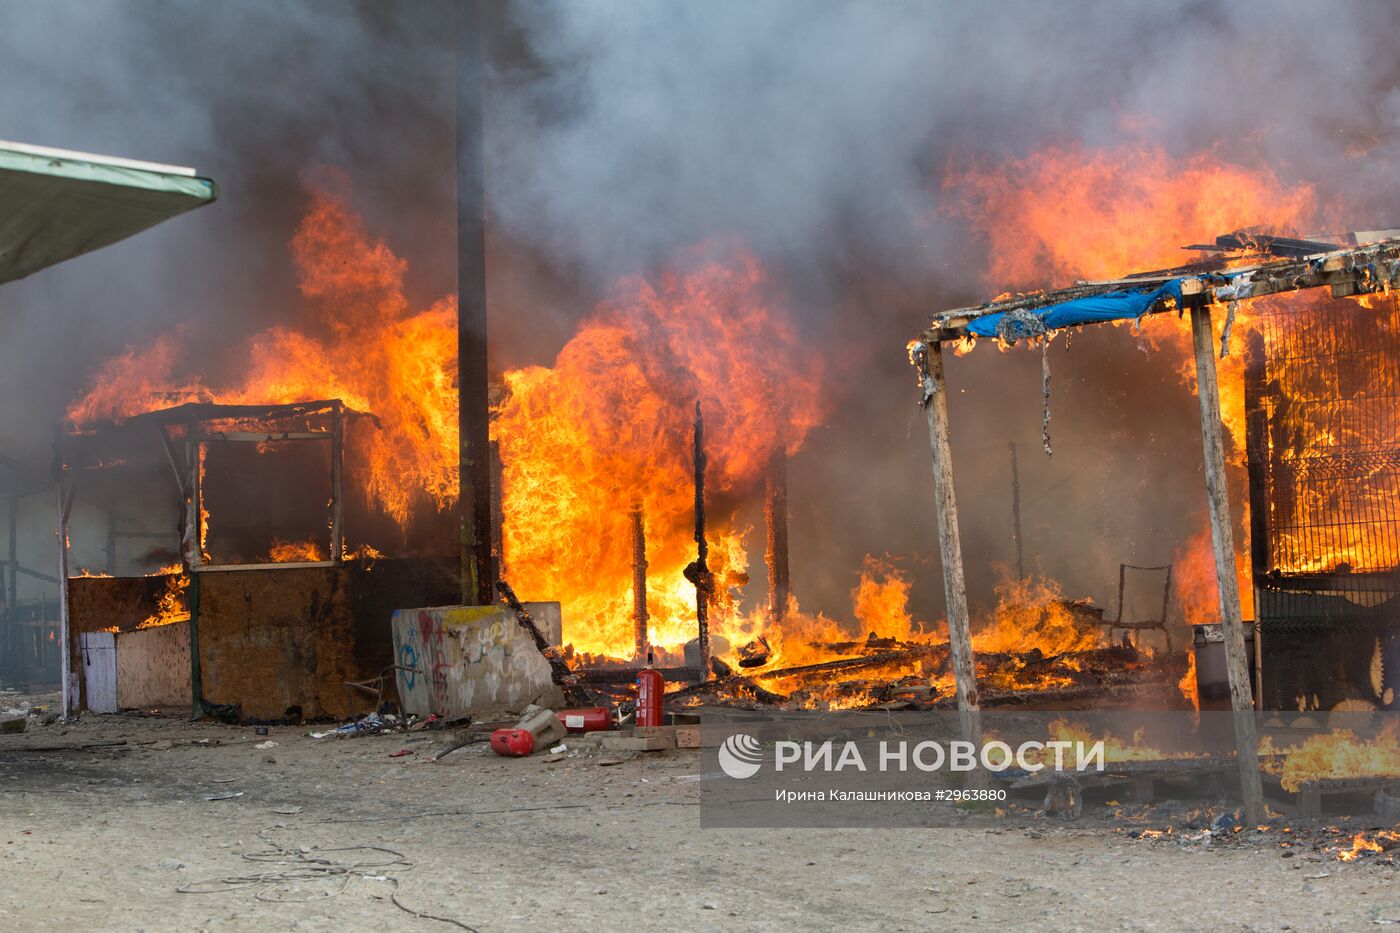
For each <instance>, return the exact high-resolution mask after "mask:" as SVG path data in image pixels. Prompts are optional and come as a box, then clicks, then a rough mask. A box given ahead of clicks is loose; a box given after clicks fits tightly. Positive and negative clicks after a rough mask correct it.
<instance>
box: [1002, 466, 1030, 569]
mask: <svg viewBox="0 0 1400 933" xmlns="http://www.w3.org/2000/svg"><path fill="white" fill-rule="evenodd" d="M1006 446H1007V448H1008V449H1010V451H1011V540H1012V541H1013V542H1015V544H1016V579H1017V580H1024V579H1026V556H1025V549H1024V546H1023V545H1022V544H1021V471H1020V469H1018V467H1017V465H1016V443H1015V442H1014V441H1013V442H1011V443H1009V444H1007V445H1006Z"/></svg>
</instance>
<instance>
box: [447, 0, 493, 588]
mask: <svg viewBox="0 0 1400 933" xmlns="http://www.w3.org/2000/svg"><path fill="white" fill-rule="evenodd" d="M482 5H483V4H482V3H481V2H480V0H465V2H463V3H459V4H457V16H458V21H457V29H458V32H457V386H458V393H457V399H458V410H457V416H458V429H459V439H460V445H459V458H458V477H459V484H460V487H461V492H460V495H459V496H458V509H459V511H460V516H461V552H462V602H463V603H466V604H469V605H478V606H489V605H492V604H493V603H494V602H495V595H494V584H495V581H496V577H497V573H496V569H495V566H494V564H495V562H494V561H493V560H492V555H491V465H490V456H489V450H490V444H491V437H490V434H491V430H490V398H489V392H490V389H489V386H488V384H487V368H486V194H485V187H486V180H485V158H484V154H483V153H484V148H485V147H484V143H483V137H484V134H483V125H482V121H483V107H482V85H483V77H484V68H483V58H484V56H485V42H484V39H483V32H482V27H483V16H482V12H483V11H482Z"/></svg>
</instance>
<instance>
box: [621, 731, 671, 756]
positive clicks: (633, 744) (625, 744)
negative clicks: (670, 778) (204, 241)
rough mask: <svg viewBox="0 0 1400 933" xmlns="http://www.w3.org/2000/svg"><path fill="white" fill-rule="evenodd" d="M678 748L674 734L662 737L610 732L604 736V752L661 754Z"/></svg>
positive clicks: (661, 735) (663, 734)
mask: <svg viewBox="0 0 1400 933" xmlns="http://www.w3.org/2000/svg"><path fill="white" fill-rule="evenodd" d="M675 747H676V734H675V733H674V732H670V733H662V734H660V735H624V734H623V733H620V732H610V733H608V734H606V735H604V736H603V750H604V751H609V752H659V751H665V750H666V749H668V748H675Z"/></svg>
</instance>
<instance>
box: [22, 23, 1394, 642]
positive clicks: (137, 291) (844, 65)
mask: <svg viewBox="0 0 1400 933" xmlns="http://www.w3.org/2000/svg"><path fill="white" fill-rule="evenodd" d="M1397 19H1400V10H1397V9H1396V8H1395V6H1394V5H1393V4H1389V3H1384V2H1375V3H1369V4H1368V3H1353V4H1347V5H1345V6H1336V5H1329V6H1326V7H1323V6H1320V5H1318V4H1316V3H1302V2H1298V3H1272V4H1268V5H1267V7H1262V6H1261V5H1259V4H1252V3H1245V2H1235V3H1223V2H1220V3H1209V2H1176V3H1172V2H1153V3H1146V2H1143V3H1133V4H1111V5H1110V4H1102V3H1071V2H1058V3H997V4H964V3H953V2H947V3H929V2H915V3H894V2H873V0H872V2H853V3H836V2H823V3H815V2H809V0H765V2H759V3H754V2H737V0H734V2H731V0H706V2H679V0H677V2H661V0H656V2H649V3H637V2H621V0H619V2H605V0H592V2H580V3H557V2H550V3H544V2H540V3H516V4H512V5H510V6H509V7H508V8H505V9H503V10H498V11H497V12H496V13H495V14H494V15H493V16H492V33H493V35H492V38H491V42H490V45H491V54H492V57H493V60H494V72H493V78H492V84H491V88H490V92H489V95H488V104H487V114H488V120H489V125H488V134H489V154H488V160H489V161H488V189H489V193H488V199H489V209H490V217H491V230H492V233H491V237H492V245H491V250H492V264H491V270H492V271H491V302H492V311H493V321H492V326H493V337H494V341H495V342H494V346H493V350H492V353H493V364H494V365H495V366H497V367H504V366H507V365H519V364H521V363H525V362H542V363H548V362H549V361H550V360H551V359H552V358H553V354H554V352H555V351H556V350H557V349H558V347H559V345H560V344H561V343H562V342H563V341H564V340H565V339H567V336H568V334H569V333H570V331H571V329H572V326H573V324H574V322H576V321H577V320H578V319H579V318H581V317H582V316H583V315H585V314H586V313H587V311H588V309H589V308H591V307H592V306H593V304H594V303H595V302H596V301H597V300H598V298H599V297H601V296H602V295H603V294H604V293H605V292H606V290H607V288H608V287H609V286H610V284H611V283H612V282H613V281H614V279H615V278H616V277H617V276H618V275H622V274H630V273H636V272H647V271H649V270H653V269H655V268H656V267H657V266H660V265H664V264H665V263H666V262H667V261H668V260H669V259H671V258H672V257H673V256H674V255H675V253H676V251H677V250H679V249H682V248H684V247H687V246H690V245H692V244H694V243H696V242H697V241H700V240H704V239H706V238H711V237H726V238H730V237H737V238H739V239H741V240H742V241H743V242H744V243H745V244H747V246H748V247H749V248H750V249H751V250H753V251H754V252H756V253H757V254H758V255H759V257H760V259H761V260H762V261H763V262H764V264H765V265H766V266H767V267H768V268H769V269H770V270H771V271H772V274H773V277H774V279H775V281H777V282H778V283H779V284H780V286H781V287H782V288H783V290H784V291H785V292H786V293H787V295H788V298H789V302H790V304H791V305H792V307H793V308H794V309H795V311H796V312H797V314H798V315H799V317H800V320H801V321H802V326H803V328H804V329H805V330H806V331H807V333H808V334H809V335H810V336H811V339H812V342H813V346H814V348H815V351H814V352H819V353H822V354H824V355H826V356H827V357H828V359H829V365H830V367H832V368H834V369H835V371H836V372H837V373H838V374H839V377H838V378H836V379H834V380H833V396H832V399H831V402H832V406H833V414H832V418H831V422H830V424H829V425H828V426H827V427H826V428H824V429H822V430H821V431H819V432H817V434H816V435H815V436H814V437H813V438H811V440H810V442H809V445H808V447H807V449H806V450H805V451H804V452H803V453H802V454H800V455H799V457H798V458H797V460H796V461H795V462H794V463H793V465H792V469H791V486H792V489H791V503H792V509H793V513H794V514H793V520H792V524H793V542H794V551H795V553H794V564H795V566H794V585H795V588H796V592H797V593H798V595H799V597H801V598H802V599H803V601H804V604H805V605H809V606H814V607H817V608H824V609H827V610H828V611H831V612H834V613H840V614H842V615H844V614H846V613H847V607H848V602H847V599H846V593H847V591H848V590H849V589H850V587H851V586H852V585H853V584H854V582H855V570H856V568H858V566H859V564H860V558H861V556H862V555H863V554H864V553H867V552H872V553H877V554H878V553H884V552H886V551H888V552H890V553H893V554H898V555H903V556H905V557H906V558H907V559H908V560H909V562H910V566H911V567H912V568H913V569H914V570H915V571H916V587H915V599H916V608H917V609H918V612H919V615H921V616H922V617H924V618H935V617H937V616H938V615H939V614H941V583H940V582H939V574H938V569H937V567H938V565H937V560H936V557H935V556H934V536H933V517H932V503H931V498H930V496H929V485H930V483H929V479H928V451H927V447H926V441H925V434H924V432H923V427H922V423H921V420H920V418H919V415H918V412H917V411H916V409H915V408H914V392H913V389H912V378H911V375H910V373H909V371H908V368H907V366H906V365H905V363H904V362H903V357H902V346H903V343H904V341H905V340H906V339H907V338H908V337H909V336H911V335H912V334H913V333H914V332H915V331H917V330H918V329H919V328H920V326H921V325H922V322H923V320H924V318H925V316H926V314H927V313H928V312H929V311H931V310H936V309H938V308H940V307H945V306H950V305H956V304H961V303H966V302H969V301H973V300H977V299H979V298H982V297H985V296H986V292H987V284H986V283H984V282H983V280H982V275H981V272H982V269H983V268H984V267H985V247H984V245H983V244H982V243H981V242H980V240H979V239H978V238H977V237H976V236H975V235H974V233H973V231H971V230H970V229H969V228H968V226H967V225H966V224H965V223H964V222H962V221H961V220H959V219H958V218H956V217H955V216H952V215H950V214H948V213H947V212H945V211H944V210H943V208H945V207H946V206H947V195H946V194H945V193H944V192H943V191H942V189H941V185H940V181H941V177H942V175H943V172H944V170H945V169H946V167H947V166H948V165H949V164H950V163H953V162H958V163H962V162H966V161H967V160H973V159H980V160H984V161H995V160H998V159H1000V158H1003V157H1006V156H1019V155H1023V154H1025V153H1027V152H1029V151H1032V150H1034V149H1036V148H1038V147H1041V146H1043V145H1046V144H1047V143H1051V142H1054V143H1068V142H1081V143H1084V144H1086V145H1090V146H1098V145H1110V144H1114V143H1116V142H1119V141H1121V140H1122V139H1124V138H1125V134H1126V133H1127V132H1129V131H1128V130H1126V129H1125V127H1128V126H1131V127H1132V128H1133V129H1132V130H1131V133H1132V139H1134V140H1136V141H1142V140H1150V141H1152V142H1154V143H1157V144H1160V145H1161V146H1163V147H1164V148H1166V149H1167V150H1168V151H1169V152H1172V153H1174V154H1178V155H1191V154H1195V153H1198V152H1201V151H1203V150H1205V149H1207V148H1209V147H1212V146H1215V147H1218V149H1217V151H1219V152H1221V153H1222V154H1223V155H1227V156H1230V157H1233V158H1238V159H1239V160H1240V161H1242V162H1244V163H1245V164H1250V165H1267V166H1269V167H1271V168H1272V169H1273V170H1274V171H1275V172H1276V173H1277V174H1278V176H1279V177H1280V178H1281V179H1283V180H1284V181H1285V182H1287V183H1293V182H1300V183H1311V184H1314V185H1316V186H1317V189H1318V192H1319V195H1320V198H1321V199H1322V200H1323V201H1324V203H1328V204H1339V205H1346V206H1347V207H1348V209H1349V210H1350V211H1351V216H1352V217H1353V218H1354V223H1353V224H1352V225H1353V226H1369V225H1374V224H1384V223H1388V222H1391V221H1394V220H1396V218H1398V217H1400V204H1397V197H1400V195H1397V191H1400V189H1398V188H1397V186H1396V185H1395V183H1394V182H1395V181H1396V168H1395V167H1396V165H1397V161H1396V154H1397V144H1398V143H1400V137H1397V126H1398V125H1400V93H1398V92H1397V78H1398V77H1400V61H1398V60H1397V59H1396V57H1395V56H1394V54H1393V50H1392V49H1391V45H1392V44H1393V36H1394V34H1395V27H1396V25H1397ZM451 35H452V29H451V4H450V3H448V2H445V0H444V2H421V0H416V2H402V3H304V4H294V3H287V2H256V0H244V2H240V3H236V4H233V3H224V4H211V3H201V2H194V0H190V2H183V3H154V2H143V0H108V2H93V0H50V2H46V3H42V4H39V3H29V4H19V3H10V4H5V5H3V6H0V76H3V77H4V86H5V88H6V91H5V93H4V94H3V95H0V138H12V139H18V140H21V141H25V142H32V143H39V144H47V145H55V146H63V147H68V148H76V149H88V150H93V151H99V152H108V153H112V154H117V155H127V156H131V157H136V158H146V159H153V160H157V161H170V162H175V163H183V164H190V165H195V166H197V167H198V168H199V169H200V170H201V171H202V172H204V173H207V174H210V175H212V176H213V177H215V178H216V179H217V180H218V181H219V183H220V185H221V188H222V193H223V197H222V200H221V201H220V202H219V203H218V204H217V205H215V206H213V207H210V208H207V209H205V210H203V211H200V212H197V213H195V214H193V215H190V216H188V217H184V218H181V219H179V220H177V221H174V222H172V223H170V224H168V225H166V226H164V227H162V228H158V229H156V230H154V231H151V232H149V233H147V234H145V235H143V236H140V237H137V238H135V239H134V240H132V241H130V242H128V243H125V244H122V245H119V246H117V247H114V248H111V249H108V250H105V251H102V252H100V253H97V254H94V255H93V256H89V257H85V258H82V259H80V260H77V261H75V262H73V263H71V264H69V265H65V266H62V267H59V268H57V269H53V270H49V271H47V272H44V273H41V274H40V275H37V276H35V277H34V278H33V279H31V280H29V281H26V282H22V283H18V284H14V285H9V286H6V287H5V288H4V289H3V290H0V397H3V398H5V399H6V404H5V405H4V406H3V407H0V449H6V450H10V451H13V452H18V453H19V454H20V455H22V456H26V457H28V458H30V459H31V460H32V461H33V462H35V463H36V464H37V463H41V462H42V459H43V456H44V448H45V445H46V443H47V439H48V438H49V436H50V425H51V424H52V423H53V421H54V420H56V419H57V418H58V417H59V416H60V415H61V413H62V411H63V408H64V406H65V405H66V404H67V402H68V401H69V400H70V399H71V398H72V397H73V396H74V395H75V394H76V393H77V392H78V391H79V390H80V389H81V387H82V383H83V382H84V380H85V379H86V378H87V376H88V374H89V373H90V372H91V370H92V368H93V367H94V366H95V365H96V364H97V363H98V362H99V361H100V360H101V359H103V358H105V357H106V356H107V355H109V354H110V353H112V352H113V351H115V350H117V349H119V348H120V347H122V346H123V345H125V344H128V343H141V342H145V341H146V340H148V339H149V338H150V337H151V336H152V335H153V334H154V333H155V332H157V331H159V330H164V329H167V328H170V327H173V326H176V325H181V324H183V325H184V326H185V327H186V328H187V329H188V330H189V332H190V334H191V335H192V336H193V337H198V338H202V339H206V340H209V341H211V343H210V346H211V347H213V348H215V349H216V350H222V348H223V347H224V346H225V345H226V344H227V343H229V342H234V341H236V340H237V339H238V338H239V337H240V336H242V335H245V334H247V333H250V332H252V331H255V330H257V329H260V328H261V327H264V326H266V325H267V324H269V323H271V322H274V321H287V320H293V321H294V320H295V317H296V315H297V313H298V312H297V308H298V307H299V302H297V300H296V295H295V281H294V274H293V270H292V267H291V261H290V258H289V255H288V252H287V249H286V243H287V240H288V239H289V238H290V236H291V233H292V231H293V229H294V227H295V223H296V221H297V218H298V216H299V212H300V209H301V207H302V199H301V194H300V192H301V190H302V184H303V179H304V178H305V177H306V176H307V174H308V173H312V174H315V173H318V172H321V171H323V170H324V167H326V166H336V167H339V168H342V169H344V171H345V172H346V174H347V175H348V177H349V181H350V184H351V185H352V187H353V190H354V203H355V205H356V206H357V207H358V208H359V209H361V210H362V211H363V212H364V213H365V214H366V217H367V221H368V223H369V226H370V227H371V229H373V230H375V231H376V232H378V233H380V234H382V235H383V236H385V237H386V239H388V240H389V242H390V243H391V244H392V245H393V246H394V248H395V249H396V250H397V251H398V252H399V253H400V254H401V255H403V256H404V257H405V258H407V259H408V260H409V262H410V268H411V277H410V287H411V289H412V290H413V292H414V297H415V300H418V299H421V300H423V301H425V302H426V301H428V300H431V299H432V298H434V297H436V296H438V295H441V294H443V293H446V292H448V291H450V290H451V289H452V287H453V257H452V248H451V244H452V236H453V229H454V226H453V216H452V191H453V178H452V149H451V145H452V51H451V48H450V45H449V43H450V40H451ZM1222 232H1223V231H1222ZM1164 235H1167V236H1171V235H1172V233H1171V231H1164ZM192 345H193V346H195V347H198V345H199V344H198V342H197V341H195V342H194V343H193V344H192ZM213 355H216V356H224V358H227V356H226V355H223V354H220V353H215V354H213ZM234 359H235V361H236V355H235V356H234ZM1052 365H1053V373H1054V377H1055V382H1054V391H1055V395H1054V399H1053V405H1054V413H1055V421H1054V431H1055V440H1056V451H1057V453H1056V456H1055V458H1054V460H1053V461H1052V462H1049V463H1047V462H1046V461H1044V459H1043V457H1040V455H1038V454H1036V453H1035V451H1036V449H1037V448H1038V434H1039V431H1038V428H1039V418H1040V411H1039V387H1038V379H1039V375H1038V362H1037V360H1036V359H1035V358H1034V357H1033V356H1031V355H1030V354H1027V353H1016V354H1011V355H1002V354H998V353H996V352H995V351H994V350H991V349H990V348H983V349H981V350H979V352H977V353H975V354H973V355H972V356H971V357H968V358H965V359H959V360H956V361H954V362H953V363H952V364H951V366H950V378H951V380H952V382H953V387H954V391H955V395H954V401H953V418H954V422H955V423H954V432H955V433H954V443H955V446H956V455H957V458H958V460H957V467H958V470H959V476H958V480H959V494H960V496H961V497H962V503H963V530H964V542H965V545H966V549H967V552H968V563H969V574H970V580H971V583H972V586H973V591H974V597H975V598H977V599H981V600H985V599H987V598H988V597H989V595H990V585H991V582H992V581H993V580H994V573H993V571H992V569H991V564H992V562H993V561H998V560H1000V561H1006V560H1009V559H1010V557H1011V546H1010V539H1009V531H1008V517H1007V516H1008V509H1009V505H1008V502H1007V498H1008V489H1009V476H1008V470H1007V466H1006V444H1007V442H1008V441H1017V442H1019V443H1020V444H1021V445H1022V456H1021V463H1022V480H1023V486H1024V488H1023V501H1024V502H1025V505H1026V516H1025V525H1026V548H1027V556H1028V561H1029V562H1030V563H1031V566H1032V567H1035V566H1037V565H1039V566H1041V567H1043V568H1044V569H1045V570H1046V571H1047V572H1049V573H1051V574H1054V575H1057V576H1059V577H1060V578H1061V579H1062V580H1063V581H1064V582H1065V584H1066V589H1067V590H1068V591H1070V595H1079V594H1080V593H1085V592H1088V593H1092V594H1093V595H1095V596H1096V597H1098V598H1099V599H1100V600H1101V601H1104V602H1110V603H1111V598H1110V596H1111V583H1112V581H1113V580H1114V579H1115V577H1116V563H1117V561H1118V560H1132V561H1134V562H1137V563H1157V562H1166V561H1168V560H1170V558H1171V556H1172V552H1173V551H1174V550H1175V548H1176V547H1178V546H1180V545H1181V544H1182V543H1184V541H1185V538H1186V537H1187V535H1188V534H1189V533H1190V532H1191V531H1193V530H1194V526H1193V525H1192V523H1191V522H1190V521H1189V518H1190V515H1191V513H1192V512H1194V511H1195V510H1196V509H1197V508H1198V505H1199V502H1200V500H1201V495H1202V493H1201V489H1200V477H1199V472H1198V470H1199V463H1198V457H1199V454H1198V453H1197V452H1196V451H1197V450H1198V447H1199V444H1198V442H1197V440H1196V435H1195V421H1194V419H1195V410H1194V404H1195V403H1194V400H1193V399H1191V397H1190V396H1189V394H1188V393H1187V392H1186V390H1184V389H1183V388H1181V387H1180V386H1179V384H1178V380H1177V378H1176V375H1175V373H1174V372H1173V371H1172V364H1168V363H1164V362H1161V361H1158V360H1155V359H1153V358H1152V357H1150V356H1146V355H1143V354H1141V353H1139V352H1137V351H1136V350H1135V349H1134V348H1133V345H1132V342H1131V340H1130V339H1129V338H1127V337H1126V336H1124V335H1121V334H1103V335H1097V334H1096V335H1085V336H1083V337H1081V338H1077V339H1076V342H1075V344H1074V346H1073V348H1072V349H1070V350H1069V352H1067V353H1065V352H1062V351H1061V350H1060V345H1057V347H1056V351H1055V356H1054V359H1053V361H1052ZM758 576H761V574H760V575H758Z"/></svg>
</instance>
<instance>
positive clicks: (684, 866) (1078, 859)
mask: <svg viewBox="0 0 1400 933" xmlns="http://www.w3.org/2000/svg"><path fill="white" fill-rule="evenodd" d="M7 702H13V698H9V699H8V700H7ZM270 731H271V734H270V735H269V736H267V737H260V736H257V735H255V734H254V731H253V729H252V727H239V726H225V725H217V724H203V723H200V724H191V723H188V722H185V721H184V720H183V719H181V718H178V717H172V716H135V715H119V716H86V717H84V718H83V719H82V720H80V721H78V722H76V723H70V724H67V725H64V724H62V723H53V724H50V725H48V726H42V727H37V728H32V729H31V730H30V732H29V733H27V734H25V735H20V736H0V849H3V858H2V859H0V929H3V930H335V931H342V930H385V929H390V930H400V929H402V930H420V929H421V930H425V931H431V930H434V929H440V930H450V929H459V928H462V927H466V928H469V929H476V930H481V931H492V930H550V931H554V930H565V929H575V930H631V929H648V928H650V929H662V930H671V929H680V930H692V929H694V930H836V929H840V930H928V929H994V928H1011V929H1021V928H1035V929H1040V930H1107V929H1113V930H1179V929H1221V930H1289V929H1292V930H1346V929H1353V930H1354V929H1362V928H1366V929H1370V928H1373V925H1374V924H1377V923H1380V924H1386V923H1391V922H1400V884H1397V871H1400V869H1397V868H1396V867H1394V866H1392V865H1390V864H1379V863H1377V862H1374V861H1366V860H1363V861H1358V862H1353V863H1347V864H1344V863H1340V862H1337V861H1336V860H1335V859H1334V858H1331V857H1328V856H1326V855H1325V854H1323V855H1319V854H1316V853H1309V852H1304V851H1297V852H1296V853H1295V857H1283V856H1282V853H1281V851H1280V849H1279V848H1278V847H1277V846H1273V845H1260V846H1205V847H1202V846H1185V845H1182V844H1177V843H1174V842H1173V843H1163V842H1162V841H1160V840H1158V841H1151V842H1150V841H1146V840H1138V839H1132V838H1129V837H1128V836H1126V835H1125V834H1124V833H1123V832H1122V831H1121V830H1120V831H1117V832H1115V831H1114V830H1113V829H1112V828H1110V827H1107V826H1105V825H1103V824H1099V825H1089V824H1088V823H1081V824H1072V825H1067V824H1064V823H1061V822H1059V821H1056V820H1053V819H1046V821H1045V822H1044V823H1043V824H1038V825H1036V826H1034V827H1031V828H1021V829H1006V830H1001V831H996V830H985V829H971V830H970V829H909V830H897V831H883V830H868V831H850V830H840V831H835V830H793V831H773V830H763V831H741V830H704V829H701V828H700V826H699V816H698V810H699V781H698V779H697V775H696V771H697V757H696V753H695V752H693V751H671V752H661V753H647V754H644V755H640V756H638V757H636V758H634V759H632V760H627V761H623V762H621V763H618V764H614V765H603V764H601V762H602V761H605V760H611V759H610V758H605V757H600V756H593V757H585V756H578V757H567V758H565V759H563V760H561V761H557V762H548V761H546V760H545V758H544V757H543V756H535V757H534V758H530V759H524V760H518V759H502V758H498V757H496V756H494V755H492V754H491V753H490V752H489V751H486V750H484V748H483V747H481V746H477V747H475V748H469V749H465V750H461V751H457V752H453V753H452V754H450V755H448V756H447V757H445V758H443V759H442V760H441V761H440V762H437V763H428V761H427V758H428V757H429V755H430V754H431V752H432V750H433V749H434V747H441V746H435V744H434V743H435V742H436V741H437V740H438V739H440V738H441V737H440V736H439V737H437V738H433V737H429V736H427V735H424V734H419V735H413V736H405V735H402V734H389V735H378V736H367V737H362V738H357V739H343V740H334V739H325V740H319V741H318V740H315V739H312V738H309V737H308V736H307V735H306V732H307V730H306V729H304V728H293V727H272V728H271V730H270ZM118 741H123V742H125V743H126V744H124V745H118V746H112V747H108V748H88V749H84V750H64V751H39V750H37V749H35V746H43V745H57V744H64V745H70V744H71V745H76V744H79V743H92V742H118ZM266 741H272V742H275V743H276V745H274V746H271V747H267V748H260V747H259V744H260V743H263V742H266ZM402 749H409V750H411V751H412V752H413V754H409V755H404V756H402V757H390V755H391V754H392V753H394V752H398V751H400V750H402ZM228 794H239V795H240V796H235V797H228V798H227V799H215V800H210V799H208V798H209V797H217V796H221V795H228ZM354 847H377V848H373V849H371V848H354ZM229 879H241V881H238V882H234V881H231V880H229ZM182 888H184V889H187V890H192V891H194V892H203V891H208V892H210V893H182V890H181V889H182ZM411 911H412V912H417V913H419V914H431V915H433V916H434V917H437V918H447V919H442V920H435V919H428V918H426V917H420V916H415V915H414V914H413V913H411ZM454 922H455V924H456V925H454Z"/></svg>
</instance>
